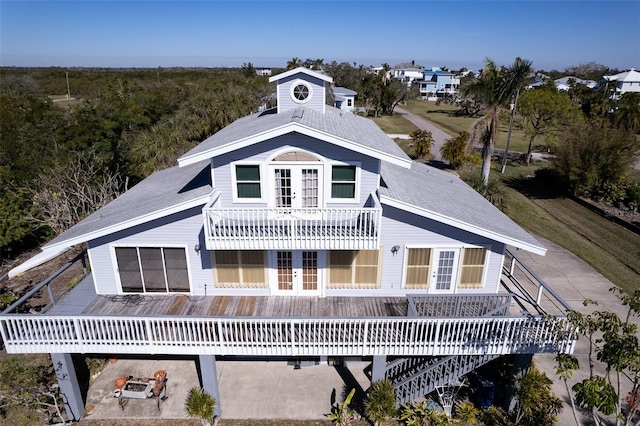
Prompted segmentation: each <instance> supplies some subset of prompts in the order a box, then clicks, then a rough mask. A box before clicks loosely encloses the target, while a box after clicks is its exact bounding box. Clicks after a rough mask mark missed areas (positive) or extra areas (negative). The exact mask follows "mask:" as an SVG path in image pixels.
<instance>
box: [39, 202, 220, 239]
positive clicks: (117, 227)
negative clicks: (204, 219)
mask: <svg viewBox="0 0 640 426" xmlns="http://www.w3.org/2000/svg"><path fill="white" fill-rule="evenodd" d="M214 191H215V190H214ZM212 194H213V191H211V193H210V194H208V195H203V196H202V197H198V198H194V199H193V200H189V201H187V202H185V203H180V204H175V205H173V206H171V207H167V208H164V209H161V210H157V211H155V212H151V213H148V214H145V215H142V216H138V217H136V218H133V219H129V220H126V221H124V222H120V223H116V224H114V225H111V226H108V227H106V228H100V229H98V230H95V231H91V232H87V233H84V234H81V235H78V236H77V237H73V238H69V239H67V240H62V241H59V242H57V243H55V244H47V245H45V246H44V247H43V248H42V250H43V251H45V250H52V249H55V248H57V247H60V246H62V245H64V246H71V245H75V244H78V243H84V242H87V241H90V240H95V239H96V238H100V237H104V236H105V235H109V234H113V233H115V232H119V231H123V230H125V229H129V228H132V227H134V226H137V225H142V224H143V223H147V222H151V221H152V220H156V219H160V218H163V217H166V216H169V215H172V214H174V213H180V212H182V211H184V210H188V209H190V208H193V207H198V206H201V205H204V204H207V202H208V201H209V199H210V197H211V195H212Z"/></svg>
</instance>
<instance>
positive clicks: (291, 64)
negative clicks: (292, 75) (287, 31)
mask: <svg viewBox="0 0 640 426" xmlns="http://www.w3.org/2000/svg"><path fill="white" fill-rule="evenodd" d="M301 66H302V59H300V58H296V57H293V58H291V60H290V61H287V70H292V69H295V68H298V67H301Z"/></svg>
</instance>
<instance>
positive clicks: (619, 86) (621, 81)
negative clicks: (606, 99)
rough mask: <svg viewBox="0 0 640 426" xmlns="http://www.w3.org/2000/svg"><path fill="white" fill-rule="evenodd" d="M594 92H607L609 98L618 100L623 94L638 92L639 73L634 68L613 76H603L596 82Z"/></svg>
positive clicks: (639, 85)
mask: <svg viewBox="0 0 640 426" xmlns="http://www.w3.org/2000/svg"><path fill="white" fill-rule="evenodd" d="M596 90H601V91H602V90H609V91H611V97H612V98H614V99H619V98H620V97H621V96H622V95H623V94H625V93H638V92H640V72H638V71H636V70H635V68H631V69H630V70H628V71H625V72H621V73H618V74H614V75H605V76H604V77H602V79H601V80H600V81H599V82H598V85H597V86H596Z"/></svg>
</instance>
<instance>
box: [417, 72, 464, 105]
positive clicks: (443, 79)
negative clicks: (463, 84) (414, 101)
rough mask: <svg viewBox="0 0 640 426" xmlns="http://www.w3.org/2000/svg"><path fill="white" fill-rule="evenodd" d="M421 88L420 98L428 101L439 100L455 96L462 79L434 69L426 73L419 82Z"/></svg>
mask: <svg viewBox="0 0 640 426" xmlns="http://www.w3.org/2000/svg"><path fill="white" fill-rule="evenodd" d="M418 85H419V88H420V98H421V99H427V100H437V99H438V98H442V97H445V96H455V95H457V94H458V88H459V87H460V77H459V76H457V75H455V74H453V73H450V72H448V71H443V70H440V69H434V70H431V71H425V72H424V78H423V79H422V80H419V81H418Z"/></svg>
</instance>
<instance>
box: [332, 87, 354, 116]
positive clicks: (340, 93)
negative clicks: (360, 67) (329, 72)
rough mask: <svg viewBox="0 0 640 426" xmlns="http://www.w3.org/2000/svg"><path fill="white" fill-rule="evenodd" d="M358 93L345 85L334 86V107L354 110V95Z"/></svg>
mask: <svg viewBox="0 0 640 426" xmlns="http://www.w3.org/2000/svg"><path fill="white" fill-rule="evenodd" d="M357 94H358V93H357V92H354V91H353V90H351V89H347V88H346V87H334V88H333V96H334V98H335V107H336V108H338V109H341V110H343V111H349V112H354V111H355V108H356V95H357Z"/></svg>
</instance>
